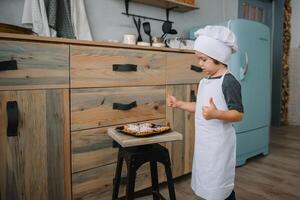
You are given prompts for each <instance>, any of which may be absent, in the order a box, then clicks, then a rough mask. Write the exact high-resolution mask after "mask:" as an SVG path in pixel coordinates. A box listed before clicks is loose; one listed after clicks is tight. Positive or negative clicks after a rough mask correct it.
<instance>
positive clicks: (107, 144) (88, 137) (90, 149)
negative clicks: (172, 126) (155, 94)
mask: <svg viewBox="0 0 300 200" xmlns="http://www.w3.org/2000/svg"><path fill="white" fill-rule="evenodd" d="M147 122H150V123H156V124H165V120H152V121H147ZM108 128H114V127H105V128H97V129H88V130H83V131H74V132H72V134H71V140H72V172H73V173H75V172H79V171H84V170H87V169H92V168H95V167H100V166H104V165H108V164H112V163H115V162H116V161H117V153H118V152H117V148H112V142H113V140H112V139H111V138H110V137H109V136H108V134H107V129H108Z"/></svg>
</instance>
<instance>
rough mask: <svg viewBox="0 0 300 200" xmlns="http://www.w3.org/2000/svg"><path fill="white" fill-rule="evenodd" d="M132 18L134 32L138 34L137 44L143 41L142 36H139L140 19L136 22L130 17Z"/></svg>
mask: <svg viewBox="0 0 300 200" xmlns="http://www.w3.org/2000/svg"><path fill="white" fill-rule="evenodd" d="M132 18H133V21H134V24H135V27H136V30H137V32H138V38H137V41H138V42H140V41H143V39H142V36H141V19H140V18H139V19H138V21H136V19H135V17H132Z"/></svg>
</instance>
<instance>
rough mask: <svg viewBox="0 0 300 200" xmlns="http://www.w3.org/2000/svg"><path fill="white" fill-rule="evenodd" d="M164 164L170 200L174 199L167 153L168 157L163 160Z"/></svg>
mask: <svg viewBox="0 0 300 200" xmlns="http://www.w3.org/2000/svg"><path fill="white" fill-rule="evenodd" d="M164 165H165V171H166V176H167V183H168V188H169V196H170V200H176V196H175V189H174V182H173V176H172V171H171V163H170V157H169V153H168V159H167V160H166V161H165V162H164Z"/></svg>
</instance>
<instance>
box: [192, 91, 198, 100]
mask: <svg viewBox="0 0 300 200" xmlns="http://www.w3.org/2000/svg"><path fill="white" fill-rule="evenodd" d="M196 101H197V96H196V95H195V91H194V90H192V91H191V102H196Z"/></svg>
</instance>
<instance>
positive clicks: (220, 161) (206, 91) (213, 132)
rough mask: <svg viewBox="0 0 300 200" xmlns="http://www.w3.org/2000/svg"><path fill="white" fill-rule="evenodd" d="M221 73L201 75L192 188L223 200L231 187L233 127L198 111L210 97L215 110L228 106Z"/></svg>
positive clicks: (234, 147)
mask: <svg viewBox="0 0 300 200" xmlns="http://www.w3.org/2000/svg"><path fill="white" fill-rule="evenodd" d="M226 73H227V72H226ZM226 73H225V74H226ZM225 74H223V76H222V78H219V79H202V80H201V81H200V83H199V88H198V94H197V103H196V113H195V129H196V131H195V132H196V135H195V151H194V159H193V169H192V189H193V190H194V192H195V193H196V195H198V196H200V197H202V198H204V199H207V200H224V199H226V198H227V197H228V196H229V195H230V193H231V192H232V190H233V187H234V177H235V154H236V152H235V151H236V136H235V129H234V127H233V125H232V123H228V122H224V121H222V120H217V119H211V120H206V119H204V118H203V115H202V106H209V105H210V104H209V99H210V98H211V97H212V98H213V100H214V103H215V105H216V107H217V109H218V110H223V111H227V110H228V107H227V104H226V101H225V98H224V95H223V92H222V83H223V79H224V76H225Z"/></svg>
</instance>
